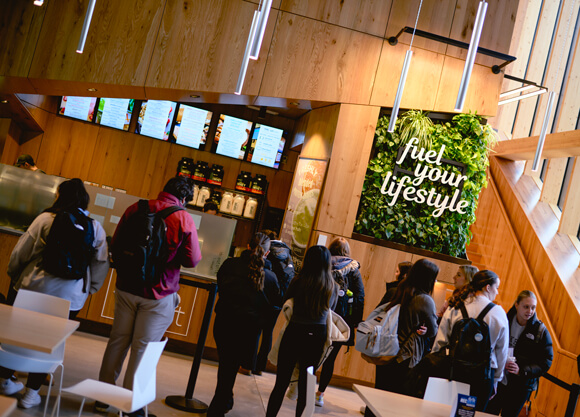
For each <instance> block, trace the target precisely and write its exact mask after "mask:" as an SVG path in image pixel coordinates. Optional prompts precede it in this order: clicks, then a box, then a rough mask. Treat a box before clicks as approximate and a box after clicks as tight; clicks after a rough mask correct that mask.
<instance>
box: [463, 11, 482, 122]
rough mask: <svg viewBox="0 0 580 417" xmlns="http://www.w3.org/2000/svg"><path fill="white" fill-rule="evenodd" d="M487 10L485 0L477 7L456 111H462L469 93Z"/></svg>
mask: <svg viewBox="0 0 580 417" xmlns="http://www.w3.org/2000/svg"><path fill="white" fill-rule="evenodd" d="M486 12H487V3H486V2H485V0H483V1H481V2H480V3H479V7H478V9H477V16H476V17H475V23H474V24H473V32H472V33H471V42H470V43H469V49H468V50H467V58H466V59H465V66H464V67H463V75H462V76H461V84H460V85H459V92H458V94H457V101H456V102H455V111H459V112H460V111H462V110H463V104H465V96H466V95H467V87H468V86H469V79H470V78H471V72H472V70H473V64H474V62H475V57H476V55H477V48H478V47H479V38H480V37H481V30H482V29H483V22H484V21H485V13H486Z"/></svg>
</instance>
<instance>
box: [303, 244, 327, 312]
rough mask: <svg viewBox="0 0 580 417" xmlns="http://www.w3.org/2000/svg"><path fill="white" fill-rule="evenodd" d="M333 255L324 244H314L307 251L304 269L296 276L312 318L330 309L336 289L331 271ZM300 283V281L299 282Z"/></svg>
mask: <svg viewBox="0 0 580 417" xmlns="http://www.w3.org/2000/svg"><path fill="white" fill-rule="evenodd" d="M330 259H331V255H330V251H329V250H328V249H326V247H324V246H319V245H316V246H312V247H310V248H309V249H308V251H306V255H305V256H304V263H303V264H302V269H301V270H300V273H299V274H298V276H297V277H296V280H299V281H300V294H299V296H300V297H301V298H302V300H303V302H304V306H305V307H306V311H307V313H308V315H309V316H310V317H311V318H316V317H320V316H321V315H322V313H324V311H326V310H328V308H329V305H330V298H331V296H332V294H333V292H334V291H336V287H335V285H336V284H335V283H334V279H332V274H331V272H330V265H331V262H330ZM297 283H298V282H297Z"/></svg>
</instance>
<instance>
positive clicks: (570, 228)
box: [558, 157, 580, 250]
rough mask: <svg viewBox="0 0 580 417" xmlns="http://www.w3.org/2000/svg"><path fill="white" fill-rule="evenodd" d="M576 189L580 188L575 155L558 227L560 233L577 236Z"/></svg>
mask: <svg viewBox="0 0 580 417" xmlns="http://www.w3.org/2000/svg"><path fill="white" fill-rule="evenodd" d="M578 190H580V158H579V157H576V158H574V161H573V166H572V175H571V176H570V182H569V183H568V187H567V189H566V190H564V192H566V199H565V200H564V207H563V208H562V218H561V220H560V227H559V228H558V232H560V233H566V234H568V235H571V236H578V230H580V192H578ZM579 250H580V248H579Z"/></svg>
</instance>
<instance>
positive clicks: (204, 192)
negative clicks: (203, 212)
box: [195, 187, 209, 207]
mask: <svg viewBox="0 0 580 417" xmlns="http://www.w3.org/2000/svg"><path fill="white" fill-rule="evenodd" d="M208 198H209V188H207V187H201V189H200V190H199V194H198V196H197V200H196V202H195V205H196V206H197V207H203V206H204V205H205V200H207V199H208Z"/></svg>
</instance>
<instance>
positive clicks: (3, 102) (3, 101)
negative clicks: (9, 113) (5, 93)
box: [0, 100, 8, 104]
mask: <svg viewBox="0 0 580 417" xmlns="http://www.w3.org/2000/svg"><path fill="white" fill-rule="evenodd" d="M0 103H2V104H8V100H2V101H0Z"/></svg>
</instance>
